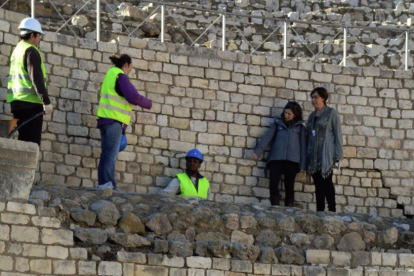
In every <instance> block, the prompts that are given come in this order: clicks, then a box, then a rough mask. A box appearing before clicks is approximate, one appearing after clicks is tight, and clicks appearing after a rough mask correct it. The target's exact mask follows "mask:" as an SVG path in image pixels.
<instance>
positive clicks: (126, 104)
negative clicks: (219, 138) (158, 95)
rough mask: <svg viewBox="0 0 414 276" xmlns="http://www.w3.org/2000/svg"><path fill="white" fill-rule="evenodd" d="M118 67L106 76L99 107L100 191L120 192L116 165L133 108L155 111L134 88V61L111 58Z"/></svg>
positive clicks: (147, 100)
mask: <svg viewBox="0 0 414 276" xmlns="http://www.w3.org/2000/svg"><path fill="white" fill-rule="evenodd" d="M109 59H110V60H111V61H112V63H113V64H114V65H115V66H114V67H112V68H111V69H109V70H108V72H107V73H106V75H105V78H104V80H103V83H102V87H101V94H100V99H99V106H98V114H97V119H98V128H99V130H100V131H101V157H100V159H99V167H98V184H99V186H98V190H104V189H114V190H117V189H118V188H117V185H116V183H115V163H116V160H117V158H118V152H119V148H120V143H121V137H122V134H125V130H126V128H127V126H128V125H129V123H130V121H131V113H132V105H138V106H140V107H142V108H146V109H151V107H152V101H151V100H149V99H147V98H145V97H144V96H142V95H140V94H139V93H138V91H137V90H136V89H135V87H134V86H133V85H132V84H131V82H130V81H129V78H128V74H129V73H130V72H131V71H132V60H131V57H130V56H128V55H126V54H123V55H121V56H115V55H113V56H111V57H109Z"/></svg>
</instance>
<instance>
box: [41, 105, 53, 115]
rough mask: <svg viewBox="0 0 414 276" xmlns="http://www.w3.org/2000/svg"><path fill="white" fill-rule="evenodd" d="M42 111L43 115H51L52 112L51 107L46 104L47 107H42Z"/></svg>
mask: <svg viewBox="0 0 414 276" xmlns="http://www.w3.org/2000/svg"><path fill="white" fill-rule="evenodd" d="M43 109H44V110H45V114H46V115H47V114H52V112H53V105H51V104H48V105H44V106H43Z"/></svg>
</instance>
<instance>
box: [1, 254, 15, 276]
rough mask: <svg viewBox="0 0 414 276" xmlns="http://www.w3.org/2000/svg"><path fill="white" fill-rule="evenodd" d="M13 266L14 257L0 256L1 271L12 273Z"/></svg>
mask: <svg viewBox="0 0 414 276" xmlns="http://www.w3.org/2000/svg"><path fill="white" fill-rule="evenodd" d="M13 264H14V262H13V258H12V257H9V256H0V271H12V270H13ZM2 274H3V273H2Z"/></svg>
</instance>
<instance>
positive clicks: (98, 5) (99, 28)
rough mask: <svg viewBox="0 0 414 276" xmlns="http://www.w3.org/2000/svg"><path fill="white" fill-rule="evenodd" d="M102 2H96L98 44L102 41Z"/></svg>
mask: <svg viewBox="0 0 414 276" xmlns="http://www.w3.org/2000/svg"><path fill="white" fill-rule="evenodd" d="M100 2H101V1H100V0H96V42H99V41H101V3H100Z"/></svg>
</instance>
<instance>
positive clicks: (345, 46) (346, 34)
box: [343, 27, 348, 67]
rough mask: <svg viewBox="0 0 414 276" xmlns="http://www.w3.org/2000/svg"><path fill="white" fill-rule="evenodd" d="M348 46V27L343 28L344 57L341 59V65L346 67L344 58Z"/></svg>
mask: <svg viewBox="0 0 414 276" xmlns="http://www.w3.org/2000/svg"><path fill="white" fill-rule="evenodd" d="M347 44H348V27H344V57H343V65H344V67H346V56H347V52H346V51H347V46H348V45H347Z"/></svg>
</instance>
